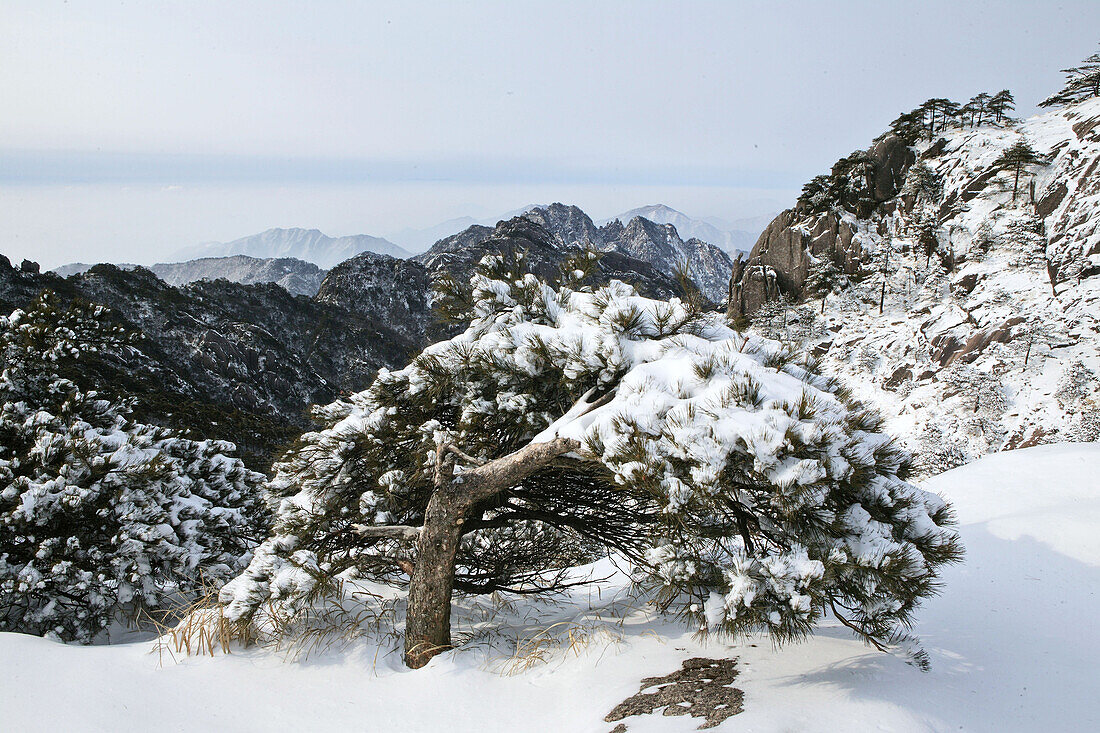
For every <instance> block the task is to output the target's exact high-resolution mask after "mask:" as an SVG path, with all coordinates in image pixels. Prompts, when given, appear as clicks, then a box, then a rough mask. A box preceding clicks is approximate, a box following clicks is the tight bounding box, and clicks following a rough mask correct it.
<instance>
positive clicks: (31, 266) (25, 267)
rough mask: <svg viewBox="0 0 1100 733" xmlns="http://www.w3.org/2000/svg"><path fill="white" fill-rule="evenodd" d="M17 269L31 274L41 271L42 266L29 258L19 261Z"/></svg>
mask: <svg viewBox="0 0 1100 733" xmlns="http://www.w3.org/2000/svg"><path fill="white" fill-rule="evenodd" d="M19 269H20V270H22V271H23V272H27V273H30V274H32V275H37V274H38V273H39V272H40V271H41V269H42V268H41V267H40V266H39V264H38V263H37V262H31V261H30V260H23V261H22V262H21V263H19Z"/></svg>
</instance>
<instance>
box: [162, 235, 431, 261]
mask: <svg viewBox="0 0 1100 733" xmlns="http://www.w3.org/2000/svg"><path fill="white" fill-rule="evenodd" d="M362 252H374V253H376V254H384V255H389V256H390V257H399V258H402V259H404V258H406V257H410V256H411V254H410V253H409V252H408V251H407V250H405V249H403V248H402V247H399V246H398V245H396V244H394V243H393V242H391V241H389V240H388V239H383V238H381V237H372V236H370V235H369V234H354V235H351V236H347V237H330V236H328V235H326V234H324V233H323V232H321V231H319V230H317V229H300V228H292V229H278V228H276V229H268V230H267V231H264V232H260V233H259V234H253V235H251V236H248V237H242V238H240V239H234V240H233V241H232V242H206V243H204V244H199V245H195V246H192V247H185V248H183V249H181V250H178V251H177V252H176V253H175V255H174V259H176V260H177V261H179V262H183V261H188V260H195V259H204V258H210V257H230V256H233V255H247V256H249V257H256V258H258V259H268V258H275V259H282V258H288V257H290V258H294V259H298V260H304V261H305V262H312V263H313V264H315V265H317V266H318V267H322V268H324V269H326V270H327V269H330V268H332V267H334V266H335V265H338V264H340V263H341V262H343V261H344V260H347V259H350V258H352V257H354V256H356V255H357V254H360V253H362Z"/></svg>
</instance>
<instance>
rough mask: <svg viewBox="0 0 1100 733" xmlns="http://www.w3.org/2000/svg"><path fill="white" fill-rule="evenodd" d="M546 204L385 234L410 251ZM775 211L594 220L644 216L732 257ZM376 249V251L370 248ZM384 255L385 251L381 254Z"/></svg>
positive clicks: (654, 208)
mask: <svg viewBox="0 0 1100 733" xmlns="http://www.w3.org/2000/svg"><path fill="white" fill-rule="evenodd" d="M547 206H548V204H530V205H528V206H524V207H522V208H519V209H514V210H512V211H508V212H505V213H504V214H501V215H500V216H498V217H491V218H483V219H475V218H474V217H471V216H463V217H458V218H455V219H449V220H447V221H444V222H441V223H439V224H436V225H435V226H432V227H427V228H424V229H416V228H405V229H402V230H399V231H396V232H392V233H390V234H387V235H386V238H387V239H389V240H390V241H392V242H397V243H398V244H399V245H401V246H402V247H404V248H405V249H407V250H409V251H410V252H422V251H424V250H426V249H427V248H429V247H431V246H432V245H433V244H435V243H436V242H438V241H439V240H441V239H443V238H445V237H449V236H451V235H452V234H458V233H459V232H461V231H463V230H464V229H467V228H468V227H471V226H474V225H480V226H487V227H491V226H493V225H495V224H496V223H497V222H498V221H504V220H507V219H511V218H512V217H514V216H520V215H522V214H526V213H527V212H529V211H531V210H532V209H538V208H546V207H547ZM776 213H778V212H777V211H768V212H766V213H764V214H761V215H758V216H753V217H748V218H742V219H736V220H733V221H726V220H724V219H720V218H718V217H713V216H712V217H703V218H700V217H692V216H688V215H687V214H685V213H683V212H682V211H678V210H676V209H674V208H672V207H671V206H667V205H665V204H650V205H648V206H640V207H638V208H636V209H631V210H629V211H624V212H623V213H621V214H616V215H615V216H609V217H607V218H605V219H599V220H596V221H595V223H596V225H597V226H603V225H605V224H608V223H610V222H612V221H614V220H616V219H618V220H619V221H621V222H622V223H623V224H626V223H629V222H630V220H631V219H634V218H635V217H639V216H640V217H642V218H644V219H648V220H649V221H651V222H653V223H655V224H672V225H673V226H675V227H676V230H677V232H678V233H679V234H680V236H681V237H683V238H684V239H691V238H695V239H699V240H702V241H704V242H707V243H708V244H713V245H714V246H716V247H718V248H720V249H723V250H725V251H726V252H728V253H729V254H730V255H731V256H734V257H736V255H737V252H746V253H747V252H748V251H749V250H750V249H752V246H753V245H754V244H755V243H756V238H757V237H758V236H760V232H762V231H764V227H766V226H767V225H768V223H769V222H771V220H772V219H773V218H775V214H776ZM373 251H378V250H373ZM385 254H388V253H385Z"/></svg>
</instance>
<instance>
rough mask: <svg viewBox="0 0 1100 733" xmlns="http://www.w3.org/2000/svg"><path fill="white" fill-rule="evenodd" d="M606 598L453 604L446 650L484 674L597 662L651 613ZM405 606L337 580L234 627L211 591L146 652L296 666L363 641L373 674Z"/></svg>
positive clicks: (645, 605) (396, 639)
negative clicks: (264, 657) (263, 656)
mask: <svg viewBox="0 0 1100 733" xmlns="http://www.w3.org/2000/svg"><path fill="white" fill-rule="evenodd" d="M607 590H611V589H605V588H602V587H601V586H600V585H599V584H596V585H594V586H593V589H592V591H590V592H589V597H588V599H587V602H586V601H585V600H584V598H583V597H580V598H578V597H576V596H571V595H569V594H565V595H563V596H560V597H542V598H539V599H537V601H536V600H534V599H533V598H529V597H528V598H522V599H521V598H517V597H514V596H507V595H502V594H499V593H494V594H491V595H489V596H481V597H469V596H467V597H463V598H458V599H456V602H455V605H454V614H455V615H454V627H455V630H456V633H455V634H454V636H453V641H454V643H453V646H452V647H451V648H452V649H453V650H454V652H455V653H457V654H481V655H482V657H483V663H482V665H481V666H482V667H483V668H484V669H486V670H491V671H495V672H498V673H500V674H506V675H515V674H522V673H524V672H527V671H529V670H531V669H533V668H536V667H538V666H541V665H543V664H548V663H552V662H554V661H555V660H560V661H564V660H565V659H566V658H569V657H579V656H581V655H584V654H592V653H593V652H598V653H599V654H600V656H602V654H604V653H606V651H607V650H608V649H612V648H616V647H618V646H620V645H621V644H623V643H625V641H626V639H627V637H628V636H629V635H630V634H631V633H634V632H632V631H631V630H630V629H629V628H627V626H626V624H627V622H628V621H636V620H638V614H639V613H642V614H644V615H645V617H646V618H648V617H649V615H650V614H651V613H653V612H655V609H654V606H653V605H652V603H651V602H649V601H647V600H646V597H647V596H648V594H645V593H643V594H642V596H638V595H635V594H634V593H633V592H629V591H625V589H623V588H618V589H614V590H613V591H612V592H611V593H610V595H608V594H607V593H606V592H605V591H607ZM593 591H594V592H593ZM404 606H405V599H404V598H403V597H400V596H397V597H384V596H382V595H379V594H378V593H373V592H371V591H370V590H369V589H366V588H364V587H363V586H362V585H361V584H359V583H355V582H348V583H345V582H344V581H342V580H339V579H337V580H333V581H331V582H328V583H325V584H324V585H323V586H319V587H318V588H317V589H316V590H315V592H314V593H313V594H312V596H311V597H309V598H307V599H305V600H304V601H303V602H301V603H297V604H293V605H287V604H284V603H278V602H270V601H269V602H268V603H266V604H264V606H263V607H262V608H261V609H260V611H258V612H257V613H256V614H255V615H254V616H253V617H252V619H251V620H250V621H248V622H233V621H229V620H227V619H226V618H225V617H224V615H223V613H222V607H221V606H220V605H219V604H218V602H217V592H216V591H215V590H214V589H212V588H210V589H205V592H204V593H203V594H202V596H200V597H199V598H197V599H195V600H194V601H193V602H192V603H190V604H189V605H187V606H182V607H181V608H180V609H178V611H177V612H176V613H175V614H173V620H172V621H164V620H161V621H157V620H153V625H154V626H155V627H156V629H157V632H158V639H157V640H156V642H155V646H154V649H155V651H157V652H158V653H159V654H160V655H161V657H162V659H163V657H164V655H165V654H168V655H169V656H170V657H171V659H172V660H176V659H177V658H178V657H187V656H201V655H211V656H214V655H217V654H231V653H232V652H233V651H234V650H235V649H241V648H248V647H259V648H261V649H268V650H272V651H277V652H280V653H283V654H284V655H285V656H286V658H287V659H288V660H292V661H304V660H306V659H308V658H309V657H311V656H314V655H317V654H324V653H326V652H330V651H332V650H336V649H342V648H345V647H347V646H348V645H349V644H351V643H353V642H356V641H360V640H362V641H364V642H368V643H366V644H364V645H363V648H365V649H370V648H371V647H373V652H374V664H375V665H377V663H378V662H379V661H380V660H381V658H384V657H386V656H388V655H390V654H394V653H398V652H399V650H400V649H401V645H402V642H403V630H404ZM151 620H152V619H151ZM648 633H652V632H648Z"/></svg>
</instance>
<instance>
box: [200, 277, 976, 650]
mask: <svg viewBox="0 0 1100 733" xmlns="http://www.w3.org/2000/svg"><path fill="white" fill-rule="evenodd" d="M453 302H463V303H468V304H469V309H468V311H467V312H466V315H467V316H468V317H469V319H470V322H469V327H468V328H467V330H466V331H465V332H464V333H462V334H460V335H458V336H456V337H454V338H451V339H449V340H446V341H442V342H440V343H437V344H435V345H433V346H430V347H428V348H427V349H425V350H424V351H423V352H422V353H421V354H420V355H419V356H417V357H416V358H415V359H414V360H413V361H412V363H411V364H409V366H408V367H406V368H405V369H402V370H401V371H397V372H387V371H383V372H381V373H380V374H379V375H378V377H377V379H376V381H375V382H374V384H373V385H372V386H371V387H370V388H369V389H367V390H365V391H363V392H361V393H358V394H356V395H354V396H351V397H350V398H348V399H347V400H343V401H339V402H335V403H333V404H331V405H328V406H327V407H324V408H321V409H320V410H319V411H318V415H319V416H320V418H321V419H322V420H323V422H324V427H323V428H322V429H321V430H319V431H318V432H315V433H311V434H307V435H305V436H303V438H302V440H301V441H300V443H299V444H298V445H297V446H296V447H295V448H294V449H292V450H291V451H290V452H289V453H288V454H287V455H286V456H285V457H284V459H283V461H282V462H281V463H280V464H278V465H277V467H276V468H277V475H276V477H275V479H274V480H273V481H272V482H271V484H270V489H271V492H272V497H273V500H274V501H275V502H277V517H276V519H275V524H274V530H275V531H274V536H272V537H271V538H269V539H268V540H266V541H265V542H264V543H263V544H262V545H261V546H260V547H259V548H258V549H257V551H256V553H255V557H254V559H253V561H252V563H251V565H250V566H249V568H248V570H247V571H246V572H244V573H243V574H242V575H240V576H239V577H238V578H236V579H235V580H233V581H231V582H230V583H228V584H227V585H226V586H225V587H224V588H223V589H222V594H221V601H222V603H223V611H222V612H223V614H224V616H225V617H226V618H227V619H229V620H230V621H234V622H246V621H248V620H249V619H252V618H254V617H255V614H257V612H258V611H260V610H261V608H263V607H266V604H267V603H269V602H273V603H275V604H276V605H277V606H278V607H279V608H281V609H282V612H290V613H293V612H294V610H295V608H300V607H301V606H300V605H299V604H304V603H307V602H308V601H309V600H311V599H312V598H314V597H315V596H316V593H317V592H318V589H319V588H322V587H323V586H324V585H325V584H326V583H328V582H330V581H332V580H333V579H334V578H335V577H337V576H339V577H345V576H343V575H342V574H343V573H345V572H348V573H349V574H351V575H352V576H364V575H365V576H367V577H379V576H380V577H382V578H383V579H390V580H392V579H394V578H396V577H398V575H399V573H401V572H407V573H408V574H409V576H410V577H409V601H408V612H407V623H406V633H405V661H406V663H407V664H408V665H409V666H411V667H420V666H422V665H424V664H426V663H427V661H428V660H429V659H430V658H431V657H432V656H434V655H435V654H437V653H438V652H440V651H441V650H444V649H446V648H448V647H449V646H450V645H451V633H450V603H451V599H452V594H453V592H454V591H455V590H456V589H457V590H462V588H459V587H457V584H458V581H460V580H464V581H465V582H466V583H469V584H471V585H472V586H474V587H475V588H476V584H477V583H481V584H482V585H483V586H484V584H486V583H488V582H490V581H493V580H494V578H493V577H492V576H491V575H489V576H488V577H486V574H479V573H478V572H477V568H478V563H479V555H481V554H483V553H490V552H492V551H493V550H494V548H499V547H500V546H501V544H500V543H502V542H503V543H505V546H506V543H508V542H510V541H513V540H511V539H510V536H509V534H508V533H509V532H512V533H514V532H517V531H519V529H520V528H521V527H524V526H528V525H530V524H532V523H540V524H543V525H547V526H549V527H552V528H556V529H557V530H558V531H567V530H571V531H575V532H578V533H580V534H581V535H583V536H584V537H585V538H586V539H589V540H591V541H593V542H596V543H598V544H601V545H604V546H606V547H608V548H610V549H612V550H615V549H623V548H625V549H626V550H628V551H630V553H631V554H632V555H634V556H637V555H638V554H639V552H638V551H639V550H641V551H642V553H641V554H642V558H641V562H640V563H639V564H640V566H641V567H642V568H644V569H645V571H647V572H648V574H649V577H651V578H652V579H654V580H655V581H656V582H657V583H658V584H659V586H660V587H661V588H662V592H661V594H660V600H661V603H662V605H663V606H664V607H665V608H670V609H671V608H679V609H681V610H683V611H684V612H685V613H687V614H688V615H689V616H691V617H692V618H694V620H695V622H696V623H699V624H700V625H701V626H702V627H703V628H706V629H710V630H714V631H723V632H729V633H739V632H746V631H749V630H764V631H767V632H770V633H771V635H772V636H773V637H774V638H775V639H776V640H778V641H786V640H791V639H797V638H799V637H802V636H805V635H807V634H809V633H810V632H811V631H812V629H813V628H814V625H815V623H816V622H817V621H818V620H820V619H821V618H822V617H823V616H824V615H825V614H826V613H832V614H835V616H836V617H837V618H838V619H840V620H841V621H842V622H843V623H845V624H846V625H848V626H849V627H851V628H852V629H853V630H854V631H855V632H856V633H857V634H859V635H860V636H861V637H862V638H864V639H865V640H867V641H868V642H869V643H872V644H874V645H875V646H877V647H879V648H886V647H887V646H888V645H889V644H891V643H892V642H895V641H898V640H899V639H900V638H901V636H902V635H901V630H902V629H904V628H906V627H907V626H908V624H909V623H910V622H911V621H912V617H913V613H914V611H915V609H916V608H917V606H918V604H919V603H920V601H921V600H922V599H924V598H926V597H928V596H929V595H931V594H933V593H934V592H935V591H936V588H937V585H938V583H937V576H938V573H939V569H940V567H941V566H942V565H943V564H944V563H947V562H951V561H954V560H956V559H958V558H959V556H960V553H961V548H960V546H959V543H958V540H957V537H956V534H955V533H954V531H953V530H951V529H950V528H949V527H948V525H949V524H950V516H951V511H950V509H949V507H948V506H947V504H946V503H945V502H944V501H943V500H942V499H940V498H939V497H938V496H934V495H931V494H928V493H926V492H924V491H921V490H920V489H918V488H917V487H915V486H913V485H911V484H909V483H907V482H906V481H905V475H906V470H907V461H908V458H907V456H906V454H905V453H904V452H903V451H902V450H900V449H899V448H898V447H897V446H896V444H895V443H894V442H893V441H892V440H891V439H890V438H889V437H888V436H887V435H885V434H883V433H882V432H881V422H880V420H879V419H878V418H877V417H876V416H875V414H874V413H872V412H870V411H868V410H866V409H864V408H862V407H861V406H859V405H858V404H856V403H854V402H852V401H851V400H850V399H849V398H848V397H847V395H846V394H845V393H844V392H843V391H842V390H840V389H838V388H837V387H836V385H835V384H833V383H831V382H830V381H828V380H826V379H823V378H821V377H819V376H817V375H815V374H813V373H811V372H809V371H807V370H806V369H804V368H803V367H800V366H798V365H797V364H796V363H795V362H794V361H793V360H792V359H791V358H790V355H789V353H787V352H785V351H784V350H783V349H782V348H781V347H780V346H779V345H778V344H776V343H775V342H772V341H768V340H765V339H761V338H759V337H754V336H749V337H745V336H742V335H739V334H737V333H736V332H734V331H733V330H731V329H730V328H729V327H728V326H727V325H726V324H725V321H724V318H723V317H721V316H719V315H718V314H713V313H705V312H700V311H697V310H695V309H693V308H691V307H689V306H687V305H685V304H684V303H683V302H681V301H678V300H672V301H669V302H660V301H655V300H649V299H646V298H642V297H640V296H638V295H637V294H636V293H635V292H634V291H633V289H632V288H630V287H628V286H626V285H624V284H622V283H620V282H612V283H611V284H609V285H607V286H605V287H602V288H600V289H598V290H595V291H594V292H593V291H588V290H585V289H582V288H579V286H574V287H573V288H571V287H564V286H560V285H559V287H557V288H555V287H552V286H550V285H548V284H547V283H545V282H542V281H540V280H539V279H537V278H536V277H534V276H533V275H530V274H523V273H522V272H519V271H516V270H513V268H511V267H509V266H508V264H507V263H506V262H505V261H504V260H503V259H502V258H500V257H494V258H487V259H486V260H484V261H483V262H482V264H481V266H480V268H479V270H478V271H477V273H476V274H475V275H474V276H473V278H472V283H471V290H470V291H468V292H467V293H466V294H465V295H464V296H462V297H460V298H458V299H457V300H455V301H453ZM609 519H614V520H615V521H616V522H618V523H619V526H617V527H605V526H603V523H604V522H606V521H608V520H609ZM534 559H535V560H537V559H538V558H534ZM553 559H554V558H551V557H547V558H544V559H543V565H544V567H545V568H546V569H550V568H552V567H553ZM504 579H505V580H507V579H508V578H507V577H505V578H504ZM531 580H535V578H531ZM488 587H490V588H491V587H493V586H492V585H489V586H488ZM524 590H537V585H536V584H534V583H528V584H527V586H526V588H524Z"/></svg>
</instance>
